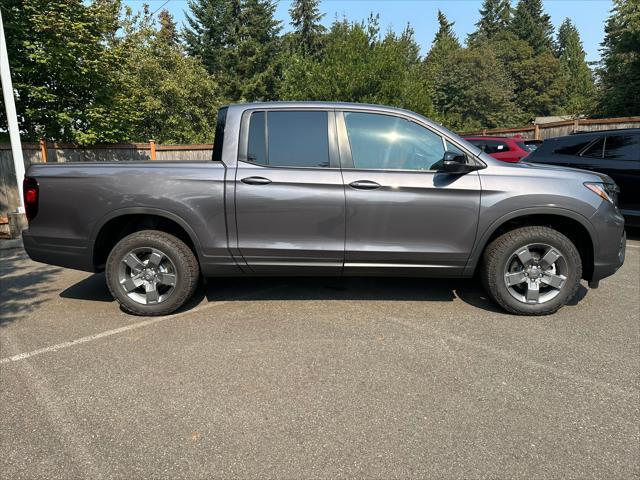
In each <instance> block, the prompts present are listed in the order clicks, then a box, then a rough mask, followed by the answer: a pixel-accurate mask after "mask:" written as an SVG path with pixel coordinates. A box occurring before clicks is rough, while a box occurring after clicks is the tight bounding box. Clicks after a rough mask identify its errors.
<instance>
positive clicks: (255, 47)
mask: <svg viewBox="0 0 640 480" xmlns="http://www.w3.org/2000/svg"><path fill="white" fill-rule="evenodd" d="M275 10H276V5H275V3H274V2H273V0H243V1H242V3H241V4H240V12H239V13H240V27H239V29H238V34H237V35H238V38H237V43H236V45H237V46H236V48H235V49H233V50H232V51H230V52H229V56H228V65H229V66H232V67H231V68H230V71H232V72H233V75H232V77H230V78H228V79H226V81H225V83H226V85H225V90H226V92H225V93H226V97H227V98H229V99H231V100H236V101H237V100H243V101H254V100H274V99H275V98H276V91H277V89H278V82H279V80H280V78H279V77H280V64H279V62H278V59H279V53H280V38H279V35H278V34H279V32H280V29H281V26H280V22H279V21H278V20H276V19H275V18H274V14H275Z"/></svg>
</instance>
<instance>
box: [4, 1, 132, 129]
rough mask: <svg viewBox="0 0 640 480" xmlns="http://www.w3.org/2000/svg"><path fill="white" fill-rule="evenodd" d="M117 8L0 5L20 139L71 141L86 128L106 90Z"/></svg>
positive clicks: (112, 5) (75, 3)
mask: <svg viewBox="0 0 640 480" xmlns="http://www.w3.org/2000/svg"><path fill="white" fill-rule="evenodd" d="M119 8H120V4H119V2H118V1H116V0H113V1H112V0H96V1H93V2H90V3H85V2H83V1H82V0H3V2H2V14H3V17H4V18H3V19H4V26H5V33H6V40H7V50H8V53H9V61H10V64H11V68H12V72H11V73H12V76H13V86H14V88H15V90H16V91H17V102H16V109H17V113H18V119H19V123H20V127H21V129H22V130H23V131H24V138H25V139H28V140H36V139H37V138H39V137H44V138H47V139H52V140H64V141H77V140H78V138H79V137H81V136H82V134H83V132H85V131H87V129H88V128H90V122H91V118H90V117H91V111H92V110H93V109H94V108H95V106H96V105H100V104H102V103H104V101H105V99H108V98H109V97H110V95H111V91H112V85H111V81H110V78H109V71H110V65H111V64H113V63H114V62H116V61H117V58H115V57H114V56H113V54H112V52H111V51H110V50H109V48H108V46H107V45H108V42H109V40H110V39H111V38H113V37H114V36H115V34H116V31H117V29H118V11H119ZM2 110H4V106H2ZM0 118H1V120H0V128H4V127H5V125H6V123H5V122H6V119H5V118H4V115H1V116H0Z"/></svg>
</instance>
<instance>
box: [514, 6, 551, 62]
mask: <svg viewBox="0 0 640 480" xmlns="http://www.w3.org/2000/svg"><path fill="white" fill-rule="evenodd" d="M511 31H512V32H513V33H514V34H515V35H516V36H517V37H518V38H520V39H522V40H524V41H526V42H527V43H529V45H531V47H532V48H533V51H534V53H535V54H536V55H537V54H540V53H543V52H546V51H550V50H552V48H553V24H552V23H551V17H550V16H549V15H548V14H547V13H545V12H544V10H543V8H542V0H519V1H518V4H517V6H516V8H515V10H514V12H513V18H512V19H511Z"/></svg>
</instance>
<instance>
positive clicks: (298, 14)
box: [289, 0, 326, 55]
mask: <svg viewBox="0 0 640 480" xmlns="http://www.w3.org/2000/svg"><path fill="white" fill-rule="evenodd" d="M319 4H320V0H294V2H293V4H292V5H291V8H290V9H289V15H291V25H292V26H293V29H294V31H293V36H292V41H293V43H294V51H296V52H298V53H300V54H301V55H317V54H318V52H319V51H320V45H321V43H322V35H323V34H324V33H325V31H326V28H324V26H323V25H322V24H321V23H320V21H321V20H322V17H324V14H322V13H320V9H319V8H318V6H319Z"/></svg>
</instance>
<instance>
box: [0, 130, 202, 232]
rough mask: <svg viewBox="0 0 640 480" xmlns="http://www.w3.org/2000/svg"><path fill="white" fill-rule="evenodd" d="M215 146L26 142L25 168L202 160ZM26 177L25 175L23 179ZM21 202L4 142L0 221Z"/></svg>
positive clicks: (0, 155) (0, 159)
mask: <svg viewBox="0 0 640 480" xmlns="http://www.w3.org/2000/svg"><path fill="white" fill-rule="evenodd" d="M212 150H213V146H212V145H210V144H202V145H200V144H198V145H159V144H156V143H155V142H153V141H152V142H149V143H131V144H122V145H93V146H90V147H79V146H77V145H72V144H68V143H45V142H44V141H41V142H40V143H23V144H22V155H23V157H24V163H25V169H28V168H29V166H30V165H31V164H32V163H42V162H47V163H49V162H53V163H66V162H127V161H129V162H131V161H141V160H142V161H144V160H157V161H199V160H209V159H211V155H212ZM20 181H22V179H20ZM17 206H18V188H17V184H16V174H15V169H14V165H13V155H12V154H11V146H10V145H8V144H0V224H3V223H5V222H6V215H7V212H11V211H15V209H16V207H17Z"/></svg>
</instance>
